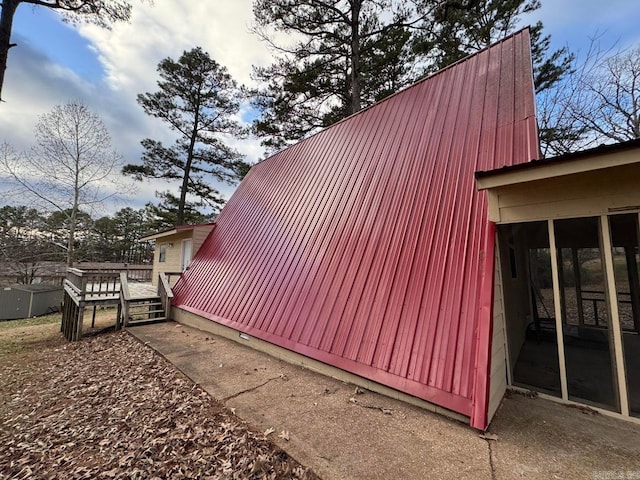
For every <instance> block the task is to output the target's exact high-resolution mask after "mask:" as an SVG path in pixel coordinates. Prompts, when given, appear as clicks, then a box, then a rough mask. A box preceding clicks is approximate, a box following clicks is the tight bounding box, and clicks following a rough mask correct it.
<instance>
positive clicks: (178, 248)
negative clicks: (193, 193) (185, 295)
mask: <svg viewBox="0 0 640 480" xmlns="http://www.w3.org/2000/svg"><path fill="white" fill-rule="evenodd" d="M214 227H215V223H203V224H198V225H179V226H177V227H175V228H172V229H171V230H165V231H163V232H158V233H154V234H153V235H147V236H146V237H142V238H141V239H140V241H154V242H155V244H156V248H155V251H154V253H153V273H152V275H151V283H152V284H153V285H157V284H158V275H159V274H160V273H172V274H179V273H182V272H184V271H185V270H186V269H187V268H188V267H189V264H190V263H191V260H192V259H193V256H194V255H195V254H196V252H197V251H198V250H199V249H200V247H201V246H202V244H203V243H204V240H205V239H206V238H207V235H209V233H211V230H213V228H214ZM176 278H177V275H176V276H174V277H173V278H172V280H171V283H172V284H173V283H175V281H176Z"/></svg>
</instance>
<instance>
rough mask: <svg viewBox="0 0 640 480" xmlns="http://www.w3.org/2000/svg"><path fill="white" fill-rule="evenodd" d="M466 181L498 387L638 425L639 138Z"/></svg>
mask: <svg viewBox="0 0 640 480" xmlns="http://www.w3.org/2000/svg"><path fill="white" fill-rule="evenodd" d="M476 178H477V184H478V188H479V189H481V190H485V191H486V192H487V193H488V197H489V219H490V220H491V221H493V222H495V223H496V224H497V233H498V250H499V252H500V264H499V267H500V268H499V270H501V271H502V273H501V274H500V273H499V272H498V273H497V274H496V278H497V280H498V282H499V284H500V289H499V290H498V291H499V292H500V295H499V300H500V301H499V302H496V304H495V305H496V307H495V309H494V329H495V328H499V329H503V330H504V331H505V332H506V340H507V341H506V343H505V347H506V355H505V356H504V361H502V362H500V360H499V359H496V362H500V364H501V365H502V366H503V367H504V368H505V370H506V372H507V376H508V378H507V380H508V383H509V384H510V385H511V386H513V387H515V388H523V389H526V390H535V391H537V392H539V393H540V395H543V396H545V397H547V398H549V399H552V400H556V401H560V402H564V403H577V404H586V405H588V406H589V407H590V408H593V409H596V410H598V411H600V412H601V413H603V414H606V415H612V416H618V417H621V418H623V419H627V420H632V421H636V422H638V423H640V272H639V270H638V265H640V248H639V245H640V243H639V235H640V217H639V215H640V188H638V186H639V185H640V139H638V140H633V141H629V142H625V143H620V144H615V145H603V146H600V147H597V148H594V149H590V150H586V151H582V152H576V153H572V154H568V155H563V156H559V157H555V158H550V159H546V160H538V161H534V162H529V163H526V164H520V165H514V166H510V167H503V168H498V169H494V170H491V171H484V172H477V174H476Z"/></svg>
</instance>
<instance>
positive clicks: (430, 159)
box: [175, 30, 537, 426]
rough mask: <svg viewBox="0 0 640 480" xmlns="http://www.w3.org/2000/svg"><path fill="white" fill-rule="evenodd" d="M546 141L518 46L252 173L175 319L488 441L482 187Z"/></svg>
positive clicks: (179, 290) (488, 243)
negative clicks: (228, 331)
mask: <svg viewBox="0 0 640 480" xmlns="http://www.w3.org/2000/svg"><path fill="white" fill-rule="evenodd" d="M536 138H537V137H536V126H535V112H534V104H533V83H532V72H531V60H530V55H529V33H528V31H527V30H523V31H521V32H518V33H517V34H515V35H513V36H511V37H509V38H508V39H505V40H504V41H502V42H500V43H498V44H496V45H495V46H493V47H491V48H490V49H487V50H485V51H482V52H480V53H478V54H476V55H474V56H471V57H469V58H468V59H466V60H464V61H462V62H460V63H458V64H456V65H454V66H452V67H450V68H448V69H445V70H443V71H442V72H440V73H438V74H436V75H434V76H432V77H430V78H428V79H426V80H424V81H422V82H420V83H417V84H416V85H414V86H412V87H410V88H408V89H406V90H404V91H402V92H400V93H398V94H396V95H394V96H392V97H390V98H388V99H387V100H385V101H382V102H380V103H378V104H376V105H375V106H373V107H371V108H369V109H367V110H365V111H362V112H360V113H358V114H357V115H354V116H352V117H350V118H348V119H346V120H344V121H342V122H339V123H338V124H336V125H334V126H332V127H330V128H328V129H327V130H325V131H323V132H321V133H319V134H317V135H314V136H312V137H310V138H308V139H306V140H304V141H302V142H300V143H298V144H296V145H294V146H292V147H290V148H288V149H286V150H284V151H282V152H280V153H278V154H276V155H275V156H273V157H271V158H269V159H267V160H265V161H264V162H262V163H260V164H259V165H256V166H255V167H253V168H252V169H251V171H250V172H249V174H248V175H247V177H246V178H245V179H244V181H243V182H242V183H241V185H240V186H239V187H238V190H237V191H236V193H235V194H234V195H233V197H232V198H231V199H230V200H229V202H228V204H227V205H226V206H225V208H224V209H223V210H222V212H221V213H220V216H219V217H218V219H217V222H216V223H217V226H216V228H215V229H214V231H213V232H212V233H211V234H210V236H209V237H208V239H207V241H206V242H205V244H204V245H203V246H202V248H201V249H200V251H199V252H198V254H197V255H196V258H195V259H194V261H193V263H192V264H191V267H190V268H189V270H188V271H187V272H186V273H185V274H184V275H183V276H182V278H181V280H180V281H179V283H178V284H177V285H176V287H175V295H176V296H175V305H176V306H177V307H180V308H183V309H186V310H188V311H191V312H193V313H196V314H199V315H202V316H204V317H207V318H210V319H211V320H214V321H217V322H220V323H222V324H225V325H228V326H231V327H233V328H236V329H238V330H240V331H243V332H246V333H249V334H251V335H254V336H256V337H260V338H262V339H264V340H267V341H270V342H273V343H275V344H277V345H280V346H282V347H285V348H289V349H291V350H294V351H296V352H298V353H302V354H304V355H308V356H311V357H313V358H316V359H318V360H321V361H324V362H327V363H329V364H332V365H334V366H337V367H340V368H343V369H345V370H348V371H351V372H353V373H356V374H359V375H363V376H365V377H368V378H370V379H372V380H375V381H378V382H381V383H383V384H386V385H389V386H391V387H394V388H397V389H399V390H402V391H404V392H407V393H410V394H412V395H415V396H418V397H421V398H424V399H426V400H429V401H432V402H434V403H437V404H440V405H442V406H444V407H446V408H449V409H452V410H455V411H457V412H460V413H463V414H465V415H468V416H470V417H472V423H473V424H474V425H476V426H482V425H481V424H482V423H483V421H485V420H483V419H486V393H487V375H488V368H489V365H488V361H489V360H488V358H489V350H488V348H489V344H490V338H491V330H490V327H491V321H490V319H491V307H490V305H491V285H492V283H493V282H492V272H493V266H492V263H491V259H493V241H494V240H493V235H492V233H491V232H493V230H492V225H490V224H489V223H488V221H487V202H486V198H485V196H484V194H478V193H477V192H476V190H475V183H474V172H475V171H477V170H490V169H493V168H498V167H501V166H503V165H511V164H513V163H516V162H525V161H528V160H531V159H533V158H535V157H536V156H537V140H536ZM483 274H484V275H485V276H488V278H483ZM483 285H484V291H483V290H482V288H483ZM487 308H488V312H487V311H486V310H487ZM481 319H482V320H481ZM482 322H484V324H482V325H481V323H482Z"/></svg>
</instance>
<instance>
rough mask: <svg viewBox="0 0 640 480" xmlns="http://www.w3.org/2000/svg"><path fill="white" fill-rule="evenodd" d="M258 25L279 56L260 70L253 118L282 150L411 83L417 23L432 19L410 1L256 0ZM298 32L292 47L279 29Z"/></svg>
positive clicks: (273, 145) (258, 128) (269, 143)
mask: <svg viewBox="0 0 640 480" xmlns="http://www.w3.org/2000/svg"><path fill="white" fill-rule="evenodd" d="M253 11H254V16H255V20H256V24H255V27H254V31H255V32H256V33H257V34H258V35H259V36H260V37H261V38H262V39H263V40H265V41H267V42H269V44H270V45H271V46H272V47H273V48H274V50H275V51H276V52H277V55H278V56H277V60H276V62H275V63H274V64H272V65H270V66H268V67H262V68H256V69H255V71H254V77H255V79H256V80H258V81H259V82H261V86H260V87H259V88H258V89H257V90H255V91H254V92H253V93H254V98H255V100H254V105H255V106H256V107H257V108H258V109H259V110H260V111H261V117H260V118H258V119H257V121H256V122H255V123H254V126H255V129H256V132H257V133H258V135H260V136H262V137H263V144H264V145H265V146H267V147H268V148H269V149H271V150H275V149H279V148H282V147H283V146H285V145H287V144H288V143H291V142H293V141H296V140H299V139H300V138H302V137H304V136H305V135H308V134H309V133H311V132H313V131H316V130H318V129H320V128H322V127H326V126H328V125H331V124H332V123H334V122H336V121H338V120H340V119H342V118H344V117H347V116H349V115H351V114H353V113H355V112H357V111H359V110H360V109H361V108H363V107H366V106H368V105H371V104H372V103H373V102H375V101H377V100H380V99H381V98H383V97H385V96H387V95H388V94H389V93H392V92H395V91H397V90H399V89H400V88H402V87H403V86H405V85H407V84H408V83H410V82H411V81H412V79H413V77H412V67H413V64H414V61H415V56H414V54H413V52H412V50H411V48H410V47H411V42H410V39H411V31H410V28H412V27H414V26H416V25H418V24H419V23H420V21H421V20H422V19H423V18H424V17H425V15H423V14H421V13H420V12H419V11H417V10H415V9H414V8H412V7H411V4H410V3H409V2H405V1H393V2H392V1H380V0H332V1H325V0H295V1H294V0H256V1H255V2H254V6H253ZM281 33H286V34H288V35H291V36H292V37H293V38H296V41H295V42H294V43H293V44H289V45H286V44H284V43H282V42H280V43H278V42H276V41H274V40H273V38H272V37H273V35H274V34H276V35H277V34H281Z"/></svg>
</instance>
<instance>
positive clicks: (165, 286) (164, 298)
mask: <svg viewBox="0 0 640 480" xmlns="http://www.w3.org/2000/svg"><path fill="white" fill-rule="evenodd" d="M158 277H159V278H158V296H159V297H160V301H161V302H162V307H163V309H164V314H165V317H167V318H171V300H172V299H173V292H172V291H171V284H170V283H169V278H170V277H169V276H168V275H167V274H166V273H160V275H158Z"/></svg>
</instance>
